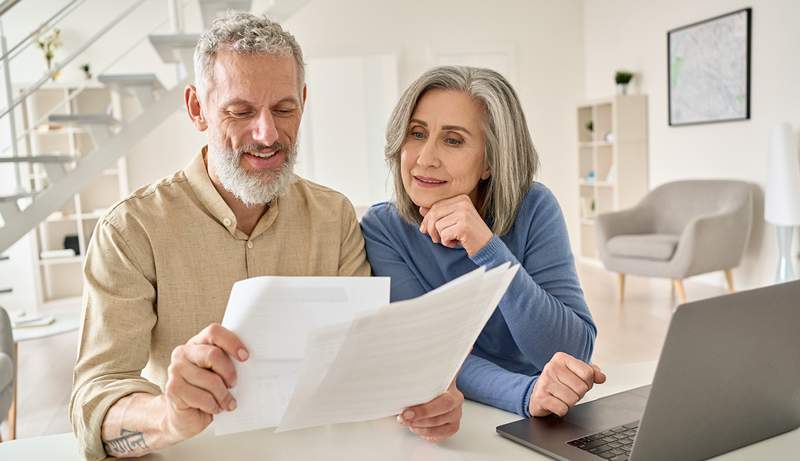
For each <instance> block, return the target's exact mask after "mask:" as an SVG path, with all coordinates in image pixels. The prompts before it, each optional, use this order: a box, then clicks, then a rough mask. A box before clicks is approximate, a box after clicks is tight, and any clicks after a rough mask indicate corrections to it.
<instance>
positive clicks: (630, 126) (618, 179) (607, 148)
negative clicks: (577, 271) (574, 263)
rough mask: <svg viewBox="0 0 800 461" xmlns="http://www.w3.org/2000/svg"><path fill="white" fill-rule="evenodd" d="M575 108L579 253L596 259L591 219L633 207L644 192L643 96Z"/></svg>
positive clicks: (645, 171) (644, 120)
mask: <svg viewBox="0 0 800 461" xmlns="http://www.w3.org/2000/svg"><path fill="white" fill-rule="evenodd" d="M577 111H578V114H577V115H578V117H577V118H578V126H577V134H578V199H579V205H580V207H579V210H578V212H579V218H580V223H581V225H580V240H579V248H578V254H579V255H580V256H581V257H583V258H590V259H595V258H597V245H596V242H595V217H596V216H597V215H598V214H600V213H606V212H609V211H614V210H618V209H623V208H628V207H631V206H633V205H635V204H636V203H637V202H638V201H639V200H640V199H641V198H642V197H644V195H645V194H646V193H647V190H648V176H649V173H648V171H649V165H648V146H647V144H648V142H647V96H644V95H631V96H622V95H619V96H614V97H613V98H607V99H600V100H594V101H587V102H585V103H583V104H581V105H579V106H578V108H577Z"/></svg>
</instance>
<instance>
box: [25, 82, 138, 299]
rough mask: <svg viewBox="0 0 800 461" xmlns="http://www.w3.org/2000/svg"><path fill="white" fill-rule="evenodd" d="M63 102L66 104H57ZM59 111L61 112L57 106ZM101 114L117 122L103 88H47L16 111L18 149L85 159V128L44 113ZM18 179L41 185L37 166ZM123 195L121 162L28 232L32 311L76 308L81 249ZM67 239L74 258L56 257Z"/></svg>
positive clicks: (114, 105)
mask: <svg viewBox="0 0 800 461" xmlns="http://www.w3.org/2000/svg"><path fill="white" fill-rule="evenodd" d="M69 98H72V99H71V101H70V102H69V103H67V104H65V105H64V104H63V102H64V101H65V100H67V99H69ZM59 106H61V107H59ZM56 107H58V109H56V110H55V111H54V112H52V113H54V114H78V113H81V114H88V113H107V112H108V111H111V113H112V114H114V116H115V117H116V118H118V119H119V118H121V104H120V101H119V99H118V97H117V96H116V95H115V94H114V93H112V92H111V91H109V90H108V89H107V88H105V87H103V86H100V85H98V84H93V85H92V84H90V85H89V86H88V87H86V88H84V89H83V90H82V91H80V87H79V86H78V85H70V84H49V85H47V86H45V87H43V88H41V89H39V90H38V91H37V92H36V93H35V94H33V95H32V96H31V97H29V98H27V100H26V102H25V104H24V105H23V107H22V112H23V114H22V115H23V117H22V119H23V121H24V122H23V123H24V128H25V129H26V130H30V131H29V135H28V136H27V137H26V140H25V143H26V145H25V146H24V149H25V150H27V151H28V152H30V153H33V154H34V155H36V154H39V155H42V154H61V155H73V156H76V157H78V158H80V157H82V156H84V155H88V154H91V153H92V151H93V150H94V149H95V139H94V137H93V136H92V134H91V132H90V130H89V129H87V128H85V127H81V126H72V125H67V124H54V123H49V122H48V121H47V114H49V113H51V111H52V110H53V109H54V108H56ZM24 168H25V169H24V172H23V177H24V179H25V180H26V181H29V182H30V185H31V186H32V187H34V188H36V189H42V188H44V187H46V185H47V176H46V174H45V172H44V169H43V168H42V166H41V165H40V164H31V165H29V166H26V167H24ZM127 194H128V180H127V167H126V160H125V158H124V157H123V158H122V159H120V160H119V161H118V162H117V163H116V165H115V167H114V168H111V169H108V170H105V171H104V172H103V174H102V175H100V176H99V177H98V178H96V179H95V180H94V181H92V182H91V183H90V184H88V185H87V186H86V187H85V188H84V189H83V190H81V192H80V193H78V194H75V195H74V196H72V197H68V198H67V199H66V201H65V203H64V205H63V206H62V208H61V209H60V210H59V211H57V212H55V213H53V214H51V215H50V216H49V217H48V218H47V219H46V220H44V221H43V222H42V223H40V224H39V225H38V226H37V228H36V229H35V230H34V231H33V232H32V245H31V246H30V247H31V253H32V255H31V257H32V259H33V261H34V264H35V266H36V270H35V271H34V278H35V287H36V298H37V299H36V304H37V306H36V308H38V307H40V306H46V305H53V304H65V303H66V304H79V300H80V296H81V292H82V288H83V277H82V267H83V262H84V258H85V255H86V249H87V247H88V244H89V240H90V238H91V236H92V232H93V230H94V227H95V226H96V224H97V221H98V219H99V218H100V217H101V216H102V215H103V214H104V213H105V211H106V210H107V208H108V207H109V206H111V205H112V204H114V203H115V202H117V201H118V200H120V199H121V198H123V197H125V196H126V195H127ZM67 238H69V240H70V245H69V246H71V247H72V249H74V250H76V251H74V254H68V255H56V254H55V253H54V252H56V251H62V252H63V250H65V244H66V240H65V239H67Z"/></svg>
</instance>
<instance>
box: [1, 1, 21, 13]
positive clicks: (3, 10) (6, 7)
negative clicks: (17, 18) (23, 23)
mask: <svg viewBox="0 0 800 461" xmlns="http://www.w3.org/2000/svg"><path fill="white" fill-rule="evenodd" d="M17 3H19V0H6V1H5V2H3V3H0V16H2V15H4V14H6V11H8V10H10V9H11V7H12V6H14V5H16V4H17Z"/></svg>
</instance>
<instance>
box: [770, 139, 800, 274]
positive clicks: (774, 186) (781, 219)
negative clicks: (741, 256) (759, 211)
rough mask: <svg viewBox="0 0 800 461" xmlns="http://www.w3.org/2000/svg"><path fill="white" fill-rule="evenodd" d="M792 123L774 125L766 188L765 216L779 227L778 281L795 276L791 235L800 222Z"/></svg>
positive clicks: (799, 161) (799, 167) (798, 164)
mask: <svg viewBox="0 0 800 461" xmlns="http://www.w3.org/2000/svg"><path fill="white" fill-rule="evenodd" d="M795 140H796V138H795V136H794V133H792V127H791V126H790V125H789V124H788V123H782V124H780V125H778V126H776V127H775V128H773V129H772V136H771V137H770V142H769V168H768V171H767V187H766V192H765V208H764V219H766V220H767V222H769V223H772V224H774V225H775V226H777V229H778V271H777V273H776V275H775V280H776V281H777V282H785V281H787V280H793V279H794V278H795V275H794V268H793V267H792V256H791V251H792V237H793V235H794V229H795V226H800V159H799V158H798V154H797V143H796V141H795Z"/></svg>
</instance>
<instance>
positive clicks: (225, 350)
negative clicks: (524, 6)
mask: <svg viewBox="0 0 800 461" xmlns="http://www.w3.org/2000/svg"><path fill="white" fill-rule="evenodd" d="M248 357H249V353H248V352H247V348H246V347H245V346H244V344H242V342H241V341H240V340H239V338H238V337H237V336H236V335H235V334H234V333H232V332H231V331H230V330H228V329H226V328H224V327H222V326H220V324H218V323H212V324H211V325H209V326H208V327H206V328H204V329H203V330H202V331H201V332H200V333H198V334H197V335H195V336H194V337H192V338H191V339H189V341H187V342H186V344H184V345H182V346H178V347H176V348H175V349H174V350H173V351H172V360H171V363H170V365H169V369H168V370H167V373H168V375H167V385H166V387H165V392H164V398H165V399H166V403H167V412H166V418H165V421H164V424H165V426H166V427H165V430H167V431H169V432H171V433H172V435H173V436H176V437H178V439H180V440H183V439H187V438H189V437H192V436H193V435H195V434H197V433H199V432H200V431H202V430H203V429H205V428H206V426H208V425H209V424H211V421H212V420H213V415H216V414H218V413H220V412H222V411H233V410H234V409H236V400H235V399H234V398H233V396H232V395H231V394H230V392H229V389H230V388H232V387H233V386H235V385H236V369H235V368H234V366H233V361H232V360H231V358H235V359H236V360H238V361H240V362H244V361H245V360H247V358H248Z"/></svg>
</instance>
